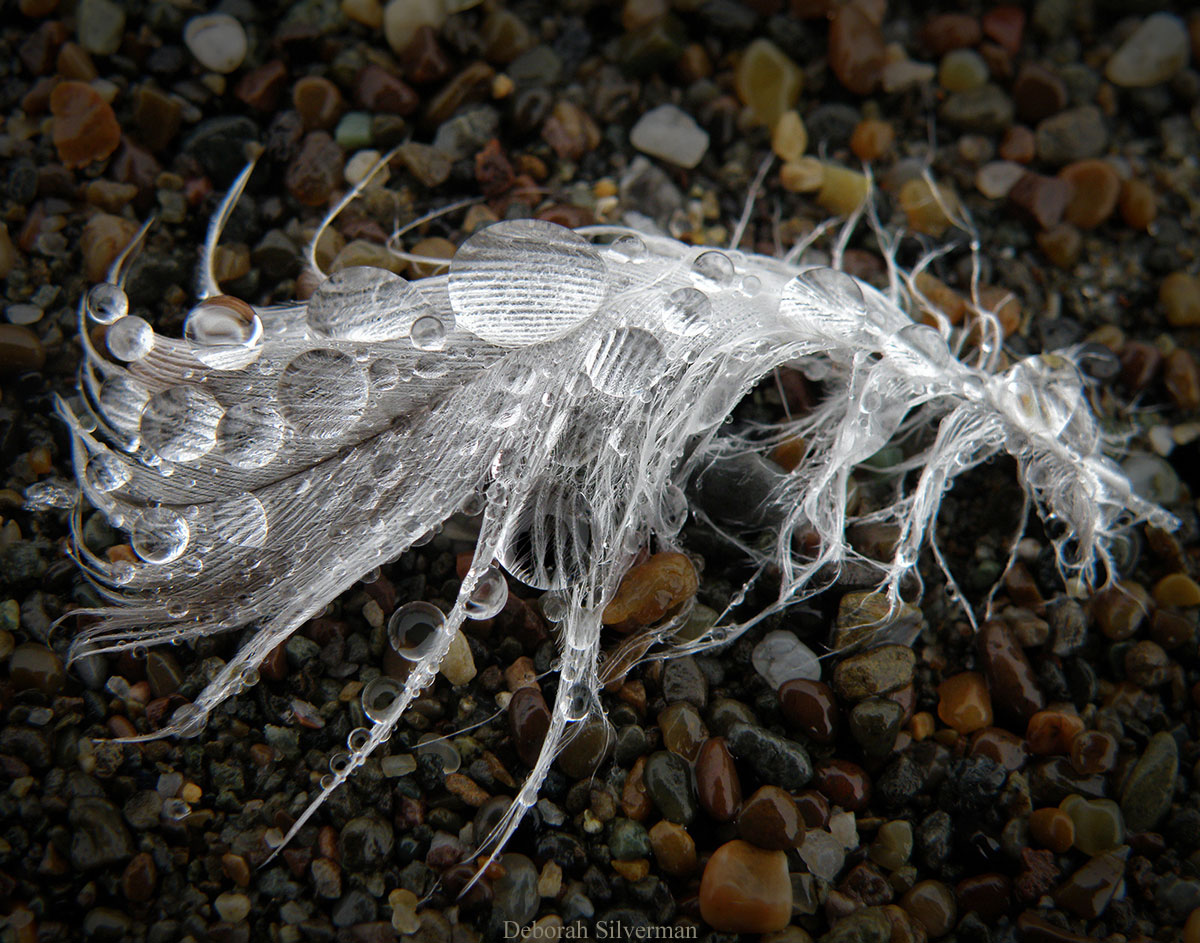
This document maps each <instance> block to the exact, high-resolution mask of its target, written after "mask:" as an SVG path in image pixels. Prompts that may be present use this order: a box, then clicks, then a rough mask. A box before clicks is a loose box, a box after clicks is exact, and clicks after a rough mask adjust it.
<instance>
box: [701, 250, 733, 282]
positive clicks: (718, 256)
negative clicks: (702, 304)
mask: <svg viewBox="0 0 1200 943" xmlns="http://www.w3.org/2000/svg"><path fill="white" fill-rule="evenodd" d="M692 271H693V272H695V273H696V274H697V275H699V276H700V277H701V278H704V279H707V280H708V281H711V282H716V283H717V284H718V285H728V284H730V283H731V282H732V281H733V276H734V275H735V274H736V273H735V270H734V267H733V260H732V259H730V258H729V256H727V255H726V254H725V253H724V252H719V251H718V250H716V249H709V250H708V251H707V252H701V253H700V254H699V255H698V256H696V258H695V261H693V262H692Z"/></svg>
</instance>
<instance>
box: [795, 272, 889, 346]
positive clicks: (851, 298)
mask: <svg viewBox="0 0 1200 943" xmlns="http://www.w3.org/2000/svg"><path fill="white" fill-rule="evenodd" d="M866 310H867V305H866V301H865V300H864V298H863V293H862V288H860V287H859V284H858V282H857V281H855V280H854V278H853V277H852V276H850V275H847V274H846V273H845V272H839V271H838V270H837V269H832V268H814V269H809V270H808V271H807V272H801V273H800V274H799V275H797V276H796V277H795V278H793V279H792V280H791V281H790V282H788V283H787V284H786V285H784V286H783V297H782V298H781V299H780V303H779V311H780V313H781V314H783V315H784V316H792V317H796V318H799V319H800V320H801V321H803V322H804V324H805V326H807V327H815V328H817V329H819V330H820V329H824V330H826V331H829V332H845V331H851V332H856V331H857V329H859V328H861V327H862V321H863V319H864V318H865V317H866ZM826 325H827V327H826Z"/></svg>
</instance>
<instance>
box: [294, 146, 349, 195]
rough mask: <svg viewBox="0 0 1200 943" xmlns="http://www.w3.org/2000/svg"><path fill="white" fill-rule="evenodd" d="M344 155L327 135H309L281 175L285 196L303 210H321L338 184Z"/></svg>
mask: <svg viewBox="0 0 1200 943" xmlns="http://www.w3.org/2000/svg"><path fill="white" fill-rule="evenodd" d="M344 162H345V155H344V154H343V153H342V149H341V148H340V147H338V146H337V144H336V142H335V141H334V140H333V138H332V137H330V136H329V134H328V132H325V131H311V132H309V134H308V135H306V136H305V138H304V144H303V146H302V147H301V148H300V153H298V154H297V155H296V156H295V158H294V159H293V160H292V162H291V163H290V164H288V167H287V171H286V173H285V175H284V186H286V187H287V191H288V193H290V194H291V195H292V197H293V198H294V199H295V200H296V201H297V202H298V203H301V204H303V205H304V206H324V205H325V204H326V203H328V202H329V198H330V197H331V196H332V195H333V191H334V190H335V189H336V188H337V187H338V186H340V184H341V182H342V171H343V166H344Z"/></svg>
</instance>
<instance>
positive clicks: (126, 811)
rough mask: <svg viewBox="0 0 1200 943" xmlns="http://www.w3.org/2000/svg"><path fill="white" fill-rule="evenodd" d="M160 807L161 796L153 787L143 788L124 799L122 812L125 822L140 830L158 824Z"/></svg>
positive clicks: (161, 805)
mask: <svg viewBox="0 0 1200 943" xmlns="http://www.w3.org/2000/svg"><path fill="white" fill-rule="evenodd" d="M162 808H163V796H162V795H160V794H159V793H158V792H157V791H156V790H154V789H143V790H141V791H139V792H135V793H134V794H133V795H132V796H130V797H129V798H128V799H126V800H125V807H124V808H123V809H122V814H123V815H124V816H125V821H126V822H128V823H129V824H130V825H131V826H132V827H133V828H135V829H137V830H138V831H139V832H141V831H145V830H146V829H149V828H153V827H154V826H155V825H157V824H158V820H159V817H160V816H161V815H162Z"/></svg>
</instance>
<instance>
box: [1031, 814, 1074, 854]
mask: <svg viewBox="0 0 1200 943" xmlns="http://www.w3.org/2000/svg"><path fill="white" fill-rule="evenodd" d="M1029 834H1030V835H1031V836H1032V837H1033V840H1034V841H1036V842H1037V843H1038V844H1039V845H1041V846H1042V847H1043V848H1049V849H1050V850H1051V851H1053V852H1054V853H1055V854H1058V855H1061V854H1063V853H1065V852H1066V851H1068V850H1069V849H1070V848H1071V846H1072V845H1073V844H1074V843H1075V821H1074V820H1073V819H1072V818H1071V816H1069V815H1068V814H1067V813H1066V812H1064V811H1063V810H1062V809H1056V808H1054V807H1053V806H1050V807H1047V808H1044V809H1035V810H1034V811H1033V812H1031V813H1030V815H1029Z"/></svg>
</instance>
